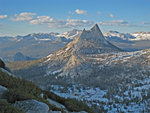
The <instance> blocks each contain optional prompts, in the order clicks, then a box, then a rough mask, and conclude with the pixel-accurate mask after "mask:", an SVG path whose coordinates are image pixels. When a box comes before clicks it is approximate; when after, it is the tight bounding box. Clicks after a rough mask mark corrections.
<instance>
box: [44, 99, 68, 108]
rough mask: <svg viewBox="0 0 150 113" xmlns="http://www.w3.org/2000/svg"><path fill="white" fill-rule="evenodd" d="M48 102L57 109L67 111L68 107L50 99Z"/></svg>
mask: <svg viewBox="0 0 150 113" xmlns="http://www.w3.org/2000/svg"><path fill="white" fill-rule="evenodd" d="M47 101H48V102H49V104H51V105H53V106H56V107H57V108H60V109H66V107H65V106H64V105H62V104H60V103H58V102H56V101H54V100H52V99H50V98H48V99H47Z"/></svg>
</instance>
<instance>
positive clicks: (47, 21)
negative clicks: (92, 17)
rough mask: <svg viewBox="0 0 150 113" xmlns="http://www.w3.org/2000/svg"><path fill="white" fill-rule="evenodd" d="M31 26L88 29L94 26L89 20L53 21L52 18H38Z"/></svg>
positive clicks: (31, 22)
mask: <svg viewBox="0 0 150 113" xmlns="http://www.w3.org/2000/svg"><path fill="white" fill-rule="evenodd" d="M30 24H38V25H40V24H43V25H47V26H48V27H51V28H76V27H86V26H90V25H92V24H93V22H89V21H88V20H77V19H66V20H63V19H62V20H61V19H53V18H51V17H50V16H38V17H37V18H36V19H34V20H31V21H30Z"/></svg>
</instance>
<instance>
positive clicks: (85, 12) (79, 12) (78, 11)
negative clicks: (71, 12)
mask: <svg viewBox="0 0 150 113" xmlns="http://www.w3.org/2000/svg"><path fill="white" fill-rule="evenodd" d="M75 12H76V13H77V14H79V15H86V14H87V11H85V10H80V9H76V10H75Z"/></svg>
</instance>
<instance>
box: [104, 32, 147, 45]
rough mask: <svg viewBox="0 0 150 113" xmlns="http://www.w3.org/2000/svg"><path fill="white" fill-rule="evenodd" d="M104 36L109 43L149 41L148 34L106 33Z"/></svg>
mask: <svg viewBox="0 0 150 113" xmlns="http://www.w3.org/2000/svg"><path fill="white" fill-rule="evenodd" d="M104 36H105V37H106V38H107V39H108V40H110V41H111V40H112V41H118V42H119V41H120V42H121V41H140V40H150V32H135V33H120V32H118V31H108V32H106V33H105V34H104Z"/></svg>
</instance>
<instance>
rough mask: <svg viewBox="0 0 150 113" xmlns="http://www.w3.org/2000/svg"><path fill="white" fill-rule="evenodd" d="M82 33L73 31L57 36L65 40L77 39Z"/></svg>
mask: <svg viewBox="0 0 150 113" xmlns="http://www.w3.org/2000/svg"><path fill="white" fill-rule="evenodd" d="M81 33H82V30H77V29H73V30H71V31H68V32H65V33H63V34H60V35H59V36H61V37H65V38H67V39H75V38H77V37H79V36H80V35H81Z"/></svg>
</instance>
